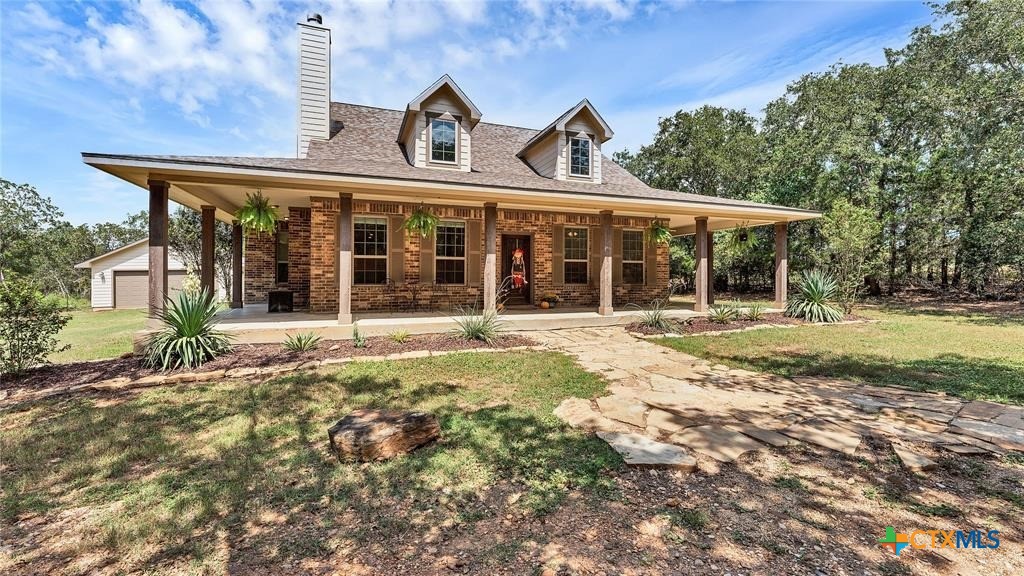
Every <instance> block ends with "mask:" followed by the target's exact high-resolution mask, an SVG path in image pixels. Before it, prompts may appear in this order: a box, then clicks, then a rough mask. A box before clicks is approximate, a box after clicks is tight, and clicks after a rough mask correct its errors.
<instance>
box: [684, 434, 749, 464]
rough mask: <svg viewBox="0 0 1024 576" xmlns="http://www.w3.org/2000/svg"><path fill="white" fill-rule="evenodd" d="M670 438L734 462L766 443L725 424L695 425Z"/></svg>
mask: <svg viewBox="0 0 1024 576" xmlns="http://www.w3.org/2000/svg"><path fill="white" fill-rule="evenodd" d="M669 440H671V441H672V442H673V443H674V444H682V445H683V446H686V447H687V448H691V449H693V450H696V451H697V452H700V453H701V454H706V455H708V456H710V457H712V458H714V459H715V460H718V461H719V462H732V461H733V460H736V458H739V456H740V455H741V454H743V453H744V452H749V451H751V450H757V449H759V448H763V447H764V445H763V444H761V443H759V442H757V441H756V440H754V439H753V438H750V437H749V436H744V435H743V434H740V433H739V432H736V431H734V430H729V429H728V428H725V427H724V426H695V427H693V428H687V429H685V430H683V431H682V432H678V433H676V434H673V435H672V436H671V437H670V438H669Z"/></svg>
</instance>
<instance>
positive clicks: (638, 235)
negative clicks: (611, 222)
mask: <svg viewBox="0 0 1024 576" xmlns="http://www.w3.org/2000/svg"><path fill="white" fill-rule="evenodd" d="M622 282H623V283H625V284H643V283H644V233H643V231H641V230H623V231H622Z"/></svg>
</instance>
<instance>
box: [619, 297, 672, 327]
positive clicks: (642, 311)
mask: <svg viewBox="0 0 1024 576" xmlns="http://www.w3.org/2000/svg"><path fill="white" fill-rule="evenodd" d="M628 307H629V308H635V309H636V310H638V311H639V313H638V314H637V323H638V324H640V325H641V326H644V327H646V328H653V329H655V330H665V331H669V330H671V329H672V321H671V320H669V319H668V315H667V314H666V312H667V308H668V302H666V301H665V300H662V299H660V298H658V299H654V300H651V304H650V305H649V306H647V307H643V306H638V305H636V304H630V305H629V306H628Z"/></svg>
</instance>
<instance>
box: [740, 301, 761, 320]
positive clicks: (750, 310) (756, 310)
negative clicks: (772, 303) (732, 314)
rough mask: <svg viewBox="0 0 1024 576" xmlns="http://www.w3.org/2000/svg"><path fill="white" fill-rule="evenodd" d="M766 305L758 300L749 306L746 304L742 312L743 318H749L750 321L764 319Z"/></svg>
mask: <svg viewBox="0 0 1024 576" xmlns="http://www.w3.org/2000/svg"><path fill="white" fill-rule="evenodd" d="M765 310H766V307H765V305H764V304H761V303H760V302H754V303H752V304H751V305H750V306H747V310H746V311H745V312H744V313H743V319H744V320H750V321H751V322H758V321H760V320H763V319H764V314H765Z"/></svg>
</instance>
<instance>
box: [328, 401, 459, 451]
mask: <svg viewBox="0 0 1024 576" xmlns="http://www.w3.org/2000/svg"><path fill="white" fill-rule="evenodd" d="M440 434H441V426H440V425H439V424H438V422H437V417H436V416H434V415H433V414H428V413H426V412H408V411H403V410H370V409H360V410H355V411H353V412H352V413H351V414H349V415H348V416H345V417H344V418H342V419H341V420H338V421H337V422H336V423H335V424H334V426H331V427H330V429H328V430H327V437H328V438H330V441H331V450H332V451H333V452H334V453H335V454H337V455H338V459H339V460H341V461H343V462H352V461H356V462H370V461H373V460H386V459H388V458H392V457H394V456H398V455H399V454H406V453H408V452H412V451H413V450H415V449H416V448H419V447H420V446H424V445H426V444H429V443H431V442H433V441H434V440H436V439H437V438H438V436H440Z"/></svg>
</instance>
